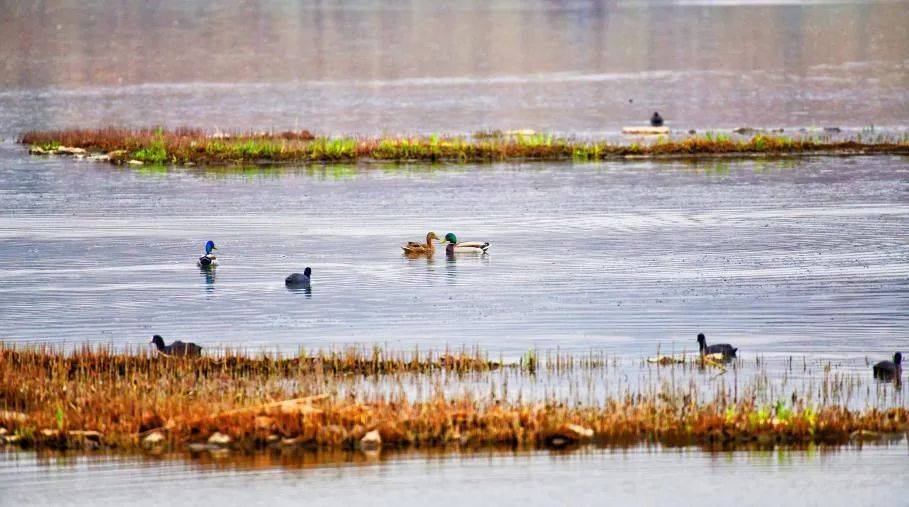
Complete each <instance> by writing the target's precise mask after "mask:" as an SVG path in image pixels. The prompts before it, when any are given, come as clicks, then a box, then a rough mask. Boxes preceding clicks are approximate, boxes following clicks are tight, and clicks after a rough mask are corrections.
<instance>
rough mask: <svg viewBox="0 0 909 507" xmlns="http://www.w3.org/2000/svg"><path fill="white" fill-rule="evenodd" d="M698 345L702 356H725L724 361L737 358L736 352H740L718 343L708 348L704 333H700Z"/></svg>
mask: <svg viewBox="0 0 909 507" xmlns="http://www.w3.org/2000/svg"><path fill="white" fill-rule="evenodd" d="M698 345H699V346H700V349H701V354H702V355H707V354H723V359H731V358H733V357H735V351H736V350H739V349H737V348H736V347H733V346H732V345H729V344H728V343H717V344H716V345H710V346H709V347H708V346H707V337H706V336H704V333H698Z"/></svg>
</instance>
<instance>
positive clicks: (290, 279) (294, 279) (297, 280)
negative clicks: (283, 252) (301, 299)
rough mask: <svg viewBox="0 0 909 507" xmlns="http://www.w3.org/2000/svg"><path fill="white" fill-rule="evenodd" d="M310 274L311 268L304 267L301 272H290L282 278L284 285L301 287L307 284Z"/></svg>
mask: <svg viewBox="0 0 909 507" xmlns="http://www.w3.org/2000/svg"><path fill="white" fill-rule="evenodd" d="M310 275H312V269H310V268H306V269H304V270H303V274H302V275H301V274H300V273H291V274H290V275H288V276H287V278H285V279H284V285H287V286H294V287H302V286H308V285H309V277H310Z"/></svg>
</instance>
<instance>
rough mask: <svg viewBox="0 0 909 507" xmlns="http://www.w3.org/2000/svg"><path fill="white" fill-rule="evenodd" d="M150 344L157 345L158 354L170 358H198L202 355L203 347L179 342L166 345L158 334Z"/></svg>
mask: <svg viewBox="0 0 909 507" xmlns="http://www.w3.org/2000/svg"><path fill="white" fill-rule="evenodd" d="M150 343H154V344H155V348H157V349H158V352H161V353H162V354H166V355H168V356H183V357H198V356H200V355H202V347H200V346H198V345H196V344H195V343H183V342H181V341H179V340H178V341H175V342H174V343H171V344H170V345H164V338H161V335H157V334H156V335H155V336H153V337H152V340H151V342H150Z"/></svg>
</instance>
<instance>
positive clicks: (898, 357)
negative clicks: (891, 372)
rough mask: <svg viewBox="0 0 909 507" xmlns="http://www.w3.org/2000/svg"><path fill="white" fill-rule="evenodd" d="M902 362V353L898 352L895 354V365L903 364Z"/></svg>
mask: <svg viewBox="0 0 909 507" xmlns="http://www.w3.org/2000/svg"><path fill="white" fill-rule="evenodd" d="M902 362H903V354H902V353H900V352H897V353H896V354H893V364H901V363H902Z"/></svg>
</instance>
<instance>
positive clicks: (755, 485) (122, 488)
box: [0, 440, 909, 506]
mask: <svg viewBox="0 0 909 507" xmlns="http://www.w3.org/2000/svg"><path fill="white" fill-rule="evenodd" d="M907 457H909V452H907V448H906V442H905V440H903V441H902V442H898V443H894V444H892V445H888V446H866V447H865V448H864V449H861V450H859V449H856V448H849V449H842V450H837V451H817V450H814V451H778V452H777V451H774V452H760V453H705V452H702V451H698V450H658V449H646V448H635V449H628V450H617V451H603V450H589V451H582V452H576V453H567V454H562V453H546V452H539V453H530V454H520V453H519V454H511V453H482V454H470V455H466V456H463V455H453V456H452V455H449V456H444V457H427V456H421V455H406V454H405V455H400V456H393V457H391V458H388V459H383V460H382V461H381V462H380V463H381V465H378V464H376V462H370V461H369V460H367V459H365V458H363V457H359V456H356V455H353V456H349V457H347V460H348V461H346V462H342V463H345V464H346V465H347V466H336V465H331V464H319V461H318V460H309V461H304V460H299V461H298V460H295V459H293V458H291V457H285V458H280V459H279V458H272V459H265V458H263V457H259V458H257V459H256V460H254V461H253V460H250V461H248V462H244V461H242V460H241V461H239V462H237V461H234V460H232V459H221V460H218V459H215V460H212V459H210V458H208V459H202V460H198V461H197V460H193V461H191V462H189V463H187V462H184V461H170V460H155V459H136V458H109V457H103V456H96V457H73V458H68V459H66V458H57V457H54V456H49V457H41V458H36V457H35V455H34V454H7V453H0V487H2V489H3V491H4V495H3V496H2V497H0V504H2V505H22V504H23V503H24V504H28V505H66V504H82V503H91V504H92V505H122V504H123V503H124V502H129V503H130V504H132V505H161V504H170V503H172V502H178V503H180V504H183V505H199V504H205V505H208V504H218V505H259V504H262V505H266V504H267V505H285V504H287V505H290V504H299V503H300V502H303V503H305V504H307V505H338V504H343V505H348V504H349V505H354V504H370V505H375V504H378V505H409V504H416V503H419V504H433V505H457V506H463V505H473V504H476V503H477V502H478V501H479V502H483V503H491V502H495V503H496V504H499V505H553V504H566V503H570V504H574V505H593V504H602V503H604V502H606V503H609V504H616V505H679V504H680V503H682V504H686V505H705V506H707V505H730V504H735V505H767V504H772V505H824V506H835V505H844V506H852V505H901V504H902V503H903V500H904V499H905V490H906V487H907V486H909V474H906V473H905V463H906V459H907ZM350 465H359V466H350ZM755 474H759V476H760V480H755Z"/></svg>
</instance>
